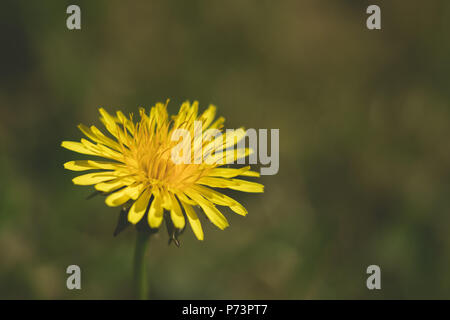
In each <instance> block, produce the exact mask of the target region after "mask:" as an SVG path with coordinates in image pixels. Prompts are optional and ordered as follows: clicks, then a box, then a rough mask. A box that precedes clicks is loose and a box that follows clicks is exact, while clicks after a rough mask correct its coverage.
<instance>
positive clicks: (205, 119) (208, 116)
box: [198, 104, 216, 130]
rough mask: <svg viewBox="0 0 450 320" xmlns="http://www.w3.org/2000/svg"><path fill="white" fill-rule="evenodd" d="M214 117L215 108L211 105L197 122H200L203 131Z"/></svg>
mask: <svg viewBox="0 0 450 320" xmlns="http://www.w3.org/2000/svg"><path fill="white" fill-rule="evenodd" d="M215 116H216V107H215V106H213V105H212V104H211V105H210V106H209V107H208V109H206V110H205V111H204V112H203V113H202V115H201V116H200V117H199V119H198V120H199V121H201V122H202V129H203V130H205V129H206V128H208V126H209V125H210V124H211V122H212V121H213V120H214V117H215Z"/></svg>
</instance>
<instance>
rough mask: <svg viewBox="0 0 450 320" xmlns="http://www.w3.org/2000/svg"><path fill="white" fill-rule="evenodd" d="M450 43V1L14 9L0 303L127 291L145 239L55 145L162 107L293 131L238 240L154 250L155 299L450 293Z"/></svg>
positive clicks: (9, 22)
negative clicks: (374, 286)
mask: <svg viewBox="0 0 450 320" xmlns="http://www.w3.org/2000/svg"><path fill="white" fill-rule="evenodd" d="M69 4H78V5H80V7H81V11H82V30H81V31H69V30H67V28H66V18H67V16H68V15H67V14H66V8H67V6H68V5H69ZM369 4H378V5H380V6H381V10H382V30H381V31H369V30H367V28H366V26H365V21H366V18H367V14H366V13H365V10H366V8H367V6H368V5H369ZM449 31H450V3H449V2H448V1H428V2H427V1H373V2H367V1H346V0H342V1H333V0H329V1H324V0H320V1H318V0H309V1H294V0H287V1H269V0H258V1H256V0H249V1H242V0H228V1H199V0H191V1H132V2H125V1H118V0H114V1H106V0H105V1H25V0H20V1H2V9H1V10H0V41H1V49H0V65H1V68H0V108H1V113H0V177H1V178H0V181H1V182H0V298H2V299H19V298H25V299H128V298H132V297H133V294H132V286H131V270H132V265H131V262H132V256H133V248H134V240H135V232H134V230H133V229H131V228H130V229H127V230H126V231H124V232H123V233H122V234H120V235H119V236H118V237H116V238H114V237H113V236H112V233H113V230H114V228H115V225H116V221H117V217H118V209H116V208H108V207H107V206H106V205H105V204H104V202H103V198H101V197H96V198H93V199H91V200H86V197H87V196H88V195H89V194H91V191H92V189H91V188H89V187H80V186H74V185H73V184H72V182H71V179H72V178H73V177H74V176H75V175H76V173H72V172H69V171H65V170H64V169H63V163H64V162H65V161H68V160H73V159H81V158H83V156H82V155H76V154H75V153H73V152H70V151H68V150H65V149H63V148H61V147H60V143H61V141H62V140H79V139H80V138H81V137H82V134H81V133H80V132H79V131H78V129H77V128H76V125H77V124H79V123H84V124H95V125H101V124H100V122H99V120H98V111H97V110H98V107H99V106H103V107H105V108H106V109H107V110H109V111H111V112H113V111H116V110H117V109H121V110H123V111H125V112H126V113H128V112H136V111H137V108H138V107H139V106H144V107H147V108H149V107H151V106H152V105H153V104H154V103H155V102H157V101H165V100H166V99H167V98H170V99H171V103H170V105H169V110H170V111H171V112H175V111H177V108H178V105H179V104H180V103H181V102H183V101H185V100H191V101H192V100H199V102H200V105H201V106H202V107H206V106H207V105H208V104H209V103H214V104H216V105H217V106H218V107H219V113H220V114H221V115H223V116H225V117H226V118H227V124H228V127H231V128H236V127H238V126H241V125H244V126H246V127H247V128H279V129H280V170H279V173H278V174H277V175H275V176H264V177H262V178H261V182H262V183H264V184H265V186H266V187H265V193H264V194H248V195H246V194H237V196H238V200H239V201H241V202H242V203H243V204H245V206H246V207H247V208H248V210H249V214H248V216H246V217H241V216H238V215H232V214H227V217H228V218H229V220H230V224H231V227H230V228H228V229H226V230H225V231H220V230H218V229H216V228H214V227H213V226H212V225H211V224H209V223H203V225H204V228H205V233H206V234H205V238H206V239H205V241H203V242H200V241H197V240H196V239H195V238H194V236H193V234H192V232H191V231H190V230H188V231H187V232H185V233H184V234H183V236H182V238H181V240H182V246H181V248H177V247H175V246H174V245H170V246H168V245H167V241H168V236H167V233H166V231H165V230H164V229H162V230H161V231H160V233H159V234H158V236H156V237H154V238H153V239H152V241H151V244H150V248H149V255H148V272H149V277H150V279H149V285H150V297H151V298H152V299H380V298H389V299H391V298H400V299H404V298H427V299H428V298H450V232H449V230H450V212H449V208H450V148H449V142H448V139H449V136H450V108H449V106H450V90H449V84H450V82H449V80H450V41H449V38H448V35H449ZM70 264H77V265H79V266H80V267H81V270H82V289H81V290H79V291H77V290H74V291H69V290H67V289H66V285H65V283H66V278H67V275H66V273H65V271H66V267H67V266H68V265H70ZM371 264H376V265H379V266H380V267H381V271H382V290H379V291H369V290H368V289H367V288H366V278H367V274H366V268H367V266H368V265H371Z"/></svg>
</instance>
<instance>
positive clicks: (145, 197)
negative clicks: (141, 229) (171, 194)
mask: <svg viewBox="0 0 450 320" xmlns="http://www.w3.org/2000/svg"><path fill="white" fill-rule="evenodd" d="M151 195H152V193H151V191H150V190H149V189H147V190H145V191H144V192H142V194H141V196H140V197H139V199H138V200H137V201H135V202H134V204H133V205H132V206H131V208H130V211H128V221H129V222H131V223H132V224H136V223H138V222H139V221H140V220H141V219H142V217H143V216H144V214H145V211H147V206H148V202H149V201H150V197H151Z"/></svg>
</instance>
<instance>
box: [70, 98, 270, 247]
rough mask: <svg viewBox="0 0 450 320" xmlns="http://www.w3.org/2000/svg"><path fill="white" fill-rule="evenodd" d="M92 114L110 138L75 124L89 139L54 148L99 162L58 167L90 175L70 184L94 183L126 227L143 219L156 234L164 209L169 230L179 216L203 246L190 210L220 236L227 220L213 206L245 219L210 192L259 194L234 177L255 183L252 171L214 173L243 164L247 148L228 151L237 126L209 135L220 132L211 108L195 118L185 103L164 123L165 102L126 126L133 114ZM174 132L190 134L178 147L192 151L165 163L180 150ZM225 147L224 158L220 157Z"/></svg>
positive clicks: (194, 108)
mask: <svg viewBox="0 0 450 320" xmlns="http://www.w3.org/2000/svg"><path fill="white" fill-rule="evenodd" d="M99 111H100V115H101V116H100V120H101V122H102V123H103V124H104V126H105V128H106V129H107V131H108V132H109V134H110V136H107V135H105V134H104V133H102V132H101V131H100V130H99V129H97V128H96V127H95V126H91V127H86V126H84V125H82V124H80V125H79V126H78V127H79V129H80V130H81V131H82V132H83V133H84V134H85V135H86V136H87V138H89V139H90V140H91V141H89V140H87V139H81V142H73V141H64V142H62V146H63V147H64V148H66V149H69V150H72V151H75V152H79V153H82V154H86V155H91V156H98V157H102V158H104V159H107V160H75V161H69V162H66V163H65V164H64V167H65V168H66V169H68V170H72V171H85V170H95V172H92V173H87V174H83V175H81V176H78V177H76V178H74V179H73V182H74V184H77V185H94V187H95V189H96V190H97V191H99V192H101V193H103V194H105V195H107V197H106V200H105V202H106V204H107V205H108V206H110V207H117V206H124V208H126V209H127V210H128V221H129V222H131V223H133V224H136V223H138V222H139V221H141V220H142V219H143V218H144V216H146V217H147V220H148V225H149V226H150V228H154V229H155V228H159V226H160V225H161V223H162V221H163V217H164V210H167V211H168V212H170V215H168V216H167V218H169V217H170V219H169V220H171V223H173V226H174V227H175V228H176V229H178V230H182V229H184V227H185V223H186V222H185V218H187V220H188V221H189V224H190V225H191V227H192V230H193V232H194V234H195V236H196V237H197V238H198V239H199V240H203V237H204V235H203V229H202V226H201V223H200V221H199V218H198V216H197V213H196V211H195V210H194V207H196V206H199V207H200V208H201V209H202V210H203V212H204V213H205V215H206V216H207V217H208V219H209V220H210V221H211V222H212V223H213V224H214V225H216V226H217V227H219V228H220V229H222V230H223V229H225V228H226V227H227V226H228V221H227V219H226V218H225V216H224V215H223V214H222V213H221V212H220V211H219V210H218V209H217V207H216V205H219V206H227V207H229V208H231V210H233V211H234V212H236V213H237V214H240V215H243V216H245V215H246V214H247V210H246V209H245V208H244V207H243V206H242V205H241V204H240V203H239V202H237V201H236V200H234V199H232V198H230V197H228V196H226V195H224V194H222V193H221V192H218V191H216V190H214V189H213V188H228V189H233V190H238V191H244V192H263V190H264V187H263V185H262V184H259V183H256V182H251V181H246V180H242V179H236V178H235V177H237V176H245V177H259V173H257V172H254V171H250V166H245V167H242V168H238V169H236V168H228V167H221V166H224V165H227V164H230V163H234V162H235V161H236V160H237V159H242V158H245V157H246V156H248V155H249V154H250V153H251V152H252V150H251V149H249V148H245V146H244V148H239V147H236V145H237V143H238V142H239V141H241V140H242V139H243V138H244V137H245V130H244V129H242V128H240V129H237V130H234V131H230V132H228V131H227V132H226V133H224V134H223V135H217V134H215V133H217V132H222V128H223V123H224V121H225V119H224V118H223V117H219V118H218V119H217V120H215V121H214V118H215V114H216V107H214V106H212V105H210V106H209V107H208V108H207V109H206V110H205V111H204V112H203V113H202V114H201V115H200V116H198V115H197V112H198V103H197V102H194V103H192V104H190V103H189V102H185V103H183V104H182V105H181V107H180V110H179V112H178V114H177V115H174V116H172V117H171V119H169V115H168V113H167V102H166V104H163V103H157V104H156V105H155V106H154V107H152V108H151V110H150V113H149V114H147V113H146V111H145V110H144V109H143V108H141V109H140V110H139V114H140V121H139V122H137V123H135V122H133V115H130V116H129V117H126V116H125V115H124V114H123V113H122V112H121V111H118V112H117V113H116V115H115V116H114V115H111V114H109V113H108V112H106V111H105V110H104V109H103V108H100V109H99ZM199 124H200V125H199ZM177 129H178V131H180V129H182V130H184V131H182V132H187V133H190V135H188V137H189V139H186V140H188V141H183V143H184V144H181V146H187V144H186V142H188V144H190V145H192V149H189V148H185V149H182V151H180V155H181V153H184V157H185V158H184V159H185V160H188V161H183V162H180V161H178V162H177V161H173V155H174V150H178V149H174V148H175V147H178V148H179V147H180V142H179V139H178V140H177V139H173V134H174V133H175V132H177ZM195 131H197V134H196V132H195ZM198 133H200V134H198ZM219 138H221V139H219ZM230 148H232V152H228V150H230ZM186 150H189V151H191V152H189V153H188V152H186ZM221 151H223V152H221ZM175 154H176V152H175ZM99 170H100V171H99Z"/></svg>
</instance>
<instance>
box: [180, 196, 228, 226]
mask: <svg viewBox="0 0 450 320" xmlns="http://www.w3.org/2000/svg"><path fill="white" fill-rule="evenodd" d="M185 193H186V194H187V195H188V196H189V197H190V198H191V199H192V200H195V201H196V202H197V203H198V204H199V205H200V207H201V208H202V209H203V211H204V212H205V214H206V216H207V217H208V219H209V220H210V221H211V222H212V223H213V224H215V225H216V226H217V227H219V229H222V230H223V229H225V228H226V227H228V226H229V224H228V221H227V219H226V218H225V217H224V216H223V214H222V213H221V212H220V211H219V210H218V209H217V208H216V207H215V206H214V205H213V204H212V203H211V202H209V201H208V200H206V199H205V198H203V197H202V196H201V195H200V194H198V193H197V192H196V191H195V190H192V189H189V190H188V191H186V192H185Z"/></svg>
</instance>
